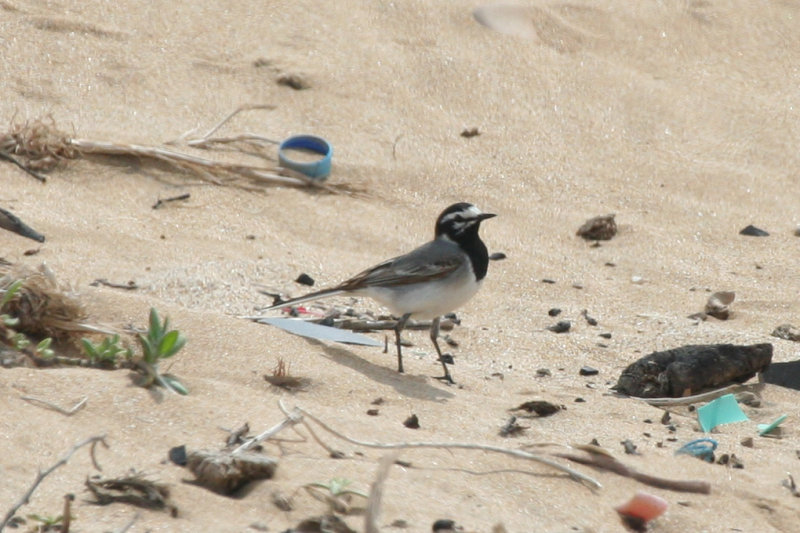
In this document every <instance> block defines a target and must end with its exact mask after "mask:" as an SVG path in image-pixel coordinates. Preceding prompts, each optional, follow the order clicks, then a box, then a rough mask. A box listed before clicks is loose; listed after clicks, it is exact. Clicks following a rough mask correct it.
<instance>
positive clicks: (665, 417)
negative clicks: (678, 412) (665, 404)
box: [661, 411, 672, 426]
mask: <svg viewBox="0 0 800 533" xmlns="http://www.w3.org/2000/svg"><path fill="white" fill-rule="evenodd" d="M671 418H672V415H670V414H669V411H664V414H663V415H661V423H662V424H664V425H665V426H666V425H667V424H669V422H670V419H671Z"/></svg>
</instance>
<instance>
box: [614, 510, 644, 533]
mask: <svg viewBox="0 0 800 533" xmlns="http://www.w3.org/2000/svg"><path fill="white" fill-rule="evenodd" d="M618 514H619V518H620V520H622V523H623V524H625V527H627V528H628V529H630V530H631V531H635V532H636V533H644V532H645V531H647V521H646V520H645V519H644V518H640V517H638V516H633V515H630V514H625V513H618Z"/></svg>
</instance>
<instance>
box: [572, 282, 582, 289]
mask: <svg viewBox="0 0 800 533" xmlns="http://www.w3.org/2000/svg"><path fill="white" fill-rule="evenodd" d="M572 288H573V289H578V290H581V289H583V284H582V283H573V284H572Z"/></svg>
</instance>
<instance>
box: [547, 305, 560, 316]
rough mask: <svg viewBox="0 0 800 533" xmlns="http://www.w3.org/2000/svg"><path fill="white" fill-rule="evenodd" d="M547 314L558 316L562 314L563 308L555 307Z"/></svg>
mask: <svg viewBox="0 0 800 533" xmlns="http://www.w3.org/2000/svg"><path fill="white" fill-rule="evenodd" d="M547 314H548V315H550V316H558V315H560V314H561V309H559V308H558V307H553V308H551V309H550V310H549V311H547Z"/></svg>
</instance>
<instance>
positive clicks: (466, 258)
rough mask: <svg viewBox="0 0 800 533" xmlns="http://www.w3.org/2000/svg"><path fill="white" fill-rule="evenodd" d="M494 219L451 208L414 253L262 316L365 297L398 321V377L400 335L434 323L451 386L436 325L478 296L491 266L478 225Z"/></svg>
mask: <svg viewBox="0 0 800 533" xmlns="http://www.w3.org/2000/svg"><path fill="white" fill-rule="evenodd" d="M493 216H495V215H494V214H492V213H483V212H481V210H480V209H478V208H477V207H475V206H474V205H472V204H468V203H465V202H461V203H457V204H453V205H451V206H450V207H448V208H447V209H445V210H444V211H442V214H440V215H439V218H437V219H436V230H435V236H434V239H433V240H432V241H430V242H428V243H426V244H423V245H422V246H420V247H419V248H417V249H416V250H413V251H411V252H409V253H407V254H405V255H401V256H398V257H395V258H394V259H389V260H388V261H384V262H383V263H380V264H379V265H375V266H374V267H372V268H369V269H367V270H365V271H363V272H361V273H360V274H356V275H355V276H353V277H352V278H350V279H348V280H347V281H344V282H342V283H340V284H339V285H336V286H335V287H331V288H329V289H323V290H320V291H316V292H312V293H310V294H306V295H305V296H300V297H299V298H293V299H291V300H287V301H285V302H282V303H280V304H276V305H273V306H272V307H268V308H266V309H265V310H271V309H280V308H284V307H287V306H291V305H296V304H300V303H303V302H309V301H312V300H319V299H322V298H328V297H330V296H335V295H337V294H351V295H353V296H368V297H370V298H372V299H373V300H375V301H377V302H378V303H380V304H383V305H384V306H386V307H388V308H389V310H390V311H392V313H393V314H395V315H396V316H399V317H400V319H399V320H398V321H397V325H396V326H395V328H394V332H395V341H396V344H397V371H398V372H403V352H402V348H401V346H400V333H401V332H402V331H403V328H404V327H405V325H406V322H408V319H409V318H411V317H412V316H413V317H414V319H422V320H428V319H432V320H433V322H432V324H431V330H430V336H431V341H433V346H434V347H435V348H436V353H437V354H438V355H439V361H440V362H441V363H442V367H443V368H444V376H442V377H440V378H437V379H441V380H444V381H447V382H449V383H453V378H452V377H451V376H450V371H449V370H448V369H447V361H448V360H452V359H451V358H450V357H448V358H445V357H444V356H443V355H442V350H441V349H440V348H439V342H438V340H437V338H438V337H439V321H440V320H441V317H442V315H444V314H446V313H450V312H452V311H454V310H455V309H456V308H458V307H460V306H461V305H463V304H464V303H466V302H467V300H469V299H470V298H472V296H473V295H474V294H475V293H476V292H478V289H479V288H480V286H481V283H482V282H483V278H484V277H485V276H486V270H487V268H488V266H489V254H488V253H487V251H486V245H485V244H483V241H482V240H481V238H480V237H479V236H478V229H479V228H480V225H481V222H483V221H484V220H486V219H487V218H492V217H493Z"/></svg>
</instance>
